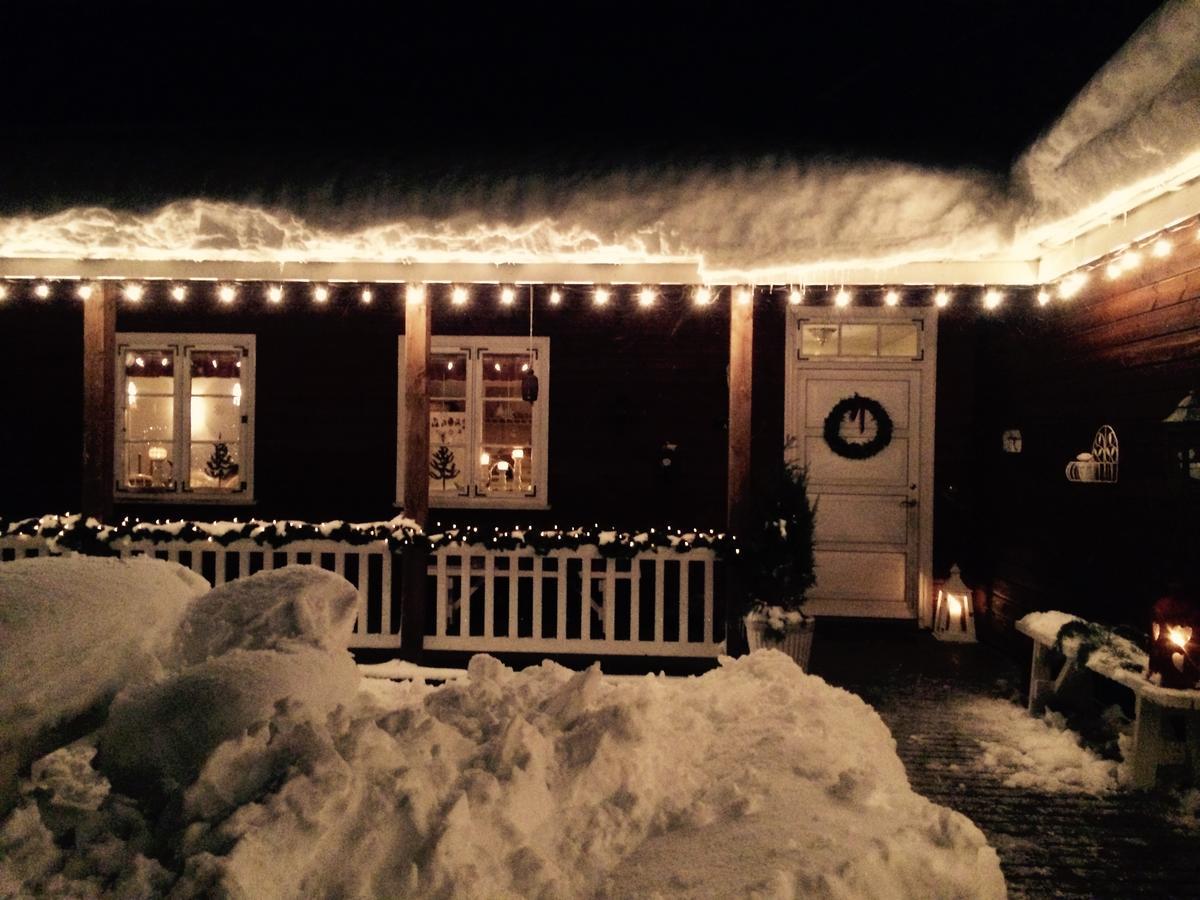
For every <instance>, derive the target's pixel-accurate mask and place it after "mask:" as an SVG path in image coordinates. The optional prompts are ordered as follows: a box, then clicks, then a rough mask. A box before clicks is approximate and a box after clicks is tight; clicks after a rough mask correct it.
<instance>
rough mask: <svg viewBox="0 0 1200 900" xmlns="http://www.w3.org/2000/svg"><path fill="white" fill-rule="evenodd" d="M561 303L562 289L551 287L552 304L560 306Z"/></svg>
mask: <svg viewBox="0 0 1200 900" xmlns="http://www.w3.org/2000/svg"><path fill="white" fill-rule="evenodd" d="M560 303H562V291H560V290H559V289H558V288H551V289H550V305H551V306H558V304H560Z"/></svg>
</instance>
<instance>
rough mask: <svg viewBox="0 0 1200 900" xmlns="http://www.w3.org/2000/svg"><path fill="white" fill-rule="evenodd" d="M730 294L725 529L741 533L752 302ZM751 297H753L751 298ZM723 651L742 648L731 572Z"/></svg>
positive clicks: (740, 596) (745, 520) (746, 504)
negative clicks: (727, 477) (724, 649)
mask: <svg viewBox="0 0 1200 900" xmlns="http://www.w3.org/2000/svg"><path fill="white" fill-rule="evenodd" d="M738 296H739V295H738V292H737V291H734V293H733V296H732V297H730V301H729V479H728V485H727V487H726V505H725V527H726V530H727V531H728V532H729V533H731V534H733V535H735V536H737V535H741V534H745V533H746V531H747V529H748V526H749V524H750V523H749V517H750V402H751V393H752V392H751V385H752V383H753V373H754V302H753V299H751V301H750V302H748V303H744V302H741V301H740V300H739V299H738ZM751 298H753V295H751ZM726 585H727V586H728V600H727V602H726V610H727V613H726V624H725V642H726V643H725V646H726V651H727V652H728V653H730V654H732V655H737V654H738V653H740V652H743V651H744V650H745V649H747V648H746V647H745V635H744V633H743V631H742V627H741V621H740V618H739V617H738V611H739V610H741V609H742V608H743V606H744V600H745V590H746V587H745V585H744V584H743V583H742V581H741V579H739V578H738V577H737V573H736V572H734V571H731V570H729V571H727V572H726Z"/></svg>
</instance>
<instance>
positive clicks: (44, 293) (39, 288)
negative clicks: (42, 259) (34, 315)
mask: <svg viewBox="0 0 1200 900" xmlns="http://www.w3.org/2000/svg"><path fill="white" fill-rule="evenodd" d="M33 295H34V296H35V297H37V298H38V299H39V300H45V299H46V298H47V297H49V296H50V285H48V284H46V282H44V281H39V282H38V283H37V284H35V285H34V286H33Z"/></svg>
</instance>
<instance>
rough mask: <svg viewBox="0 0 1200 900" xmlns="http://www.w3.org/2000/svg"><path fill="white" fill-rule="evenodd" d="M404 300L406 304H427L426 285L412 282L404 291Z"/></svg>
mask: <svg viewBox="0 0 1200 900" xmlns="http://www.w3.org/2000/svg"><path fill="white" fill-rule="evenodd" d="M404 300H405V302H406V303H413V304H416V303H424V302H425V285H424V284H418V283H417V282H412V283H411V284H409V285H408V287H407V288H405V290H404Z"/></svg>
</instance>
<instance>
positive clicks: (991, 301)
mask: <svg viewBox="0 0 1200 900" xmlns="http://www.w3.org/2000/svg"><path fill="white" fill-rule="evenodd" d="M1003 302H1004V292H1003V291H998V290H996V289H995V288H991V289H990V290H988V291H985V292H984V295H983V308H984V309H997V308H998V307H999V306H1000V304H1002V303H1003Z"/></svg>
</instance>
